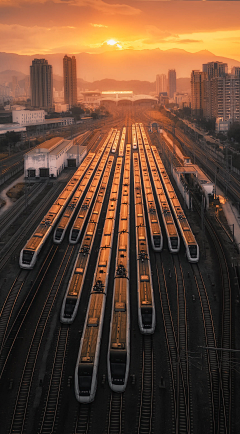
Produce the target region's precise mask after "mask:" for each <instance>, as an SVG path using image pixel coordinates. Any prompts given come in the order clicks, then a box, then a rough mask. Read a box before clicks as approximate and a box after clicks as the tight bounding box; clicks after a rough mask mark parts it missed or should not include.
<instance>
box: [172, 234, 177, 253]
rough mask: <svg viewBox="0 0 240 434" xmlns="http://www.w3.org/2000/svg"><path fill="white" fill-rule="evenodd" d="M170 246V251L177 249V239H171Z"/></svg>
mask: <svg viewBox="0 0 240 434" xmlns="http://www.w3.org/2000/svg"><path fill="white" fill-rule="evenodd" d="M171 246H172V249H174V250H175V249H177V248H178V238H177V237H171Z"/></svg>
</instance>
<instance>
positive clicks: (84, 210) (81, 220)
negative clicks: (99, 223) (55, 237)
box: [69, 143, 111, 244]
mask: <svg viewBox="0 0 240 434" xmlns="http://www.w3.org/2000/svg"><path fill="white" fill-rule="evenodd" d="M110 151H111V145H110V143H109V144H108V145H107V148H106V150H105V152H104V154H103V156H102V158H101V161H100V163H99V167H98V169H97V171H96V174H95V176H94V178H93V181H92V183H91V185H90V187H89V189H88V192H87V194H86V197H85V199H84V201H83V203H82V205H81V207H80V210H79V212H78V215H77V217H76V218H75V220H74V223H73V225H72V228H71V230H70V234H69V243H70V244H76V243H77V242H78V241H79V238H80V235H81V232H82V228H83V226H84V224H85V221H86V219H87V216H88V212H89V209H90V207H91V203H92V201H93V199H94V195H95V192H96V190H97V187H98V185H99V182H100V179H101V176H102V172H103V170H104V167H105V164H106V161H107V159H108V156H109V153H110Z"/></svg>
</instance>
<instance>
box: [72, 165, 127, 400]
mask: <svg viewBox="0 0 240 434" xmlns="http://www.w3.org/2000/svg"><path fill="white" fill-rule="evenodd" d="M122 162H123V159H122V158H121V157H118V159H117V163H116V168H115V174H114V179H113V184H112V188H111V194H110V199H109V203H108V207H107V213H106V218H105V224H104V228H103V232H102V239H101V245H100V250H99V254H98V258H97V265H96V269H95V274H94V278H93V286H92V289H91V294H90V299H89V304H88V310H87V315H86V319H85V324H84V329H83V334H82V338H81V343H80V349H79V353H78V358H77V363H76V368H75V396H76V399H77V400H78V401H79V402H81V403H89V402H92V401H93V400H94V397H95V393H96V388H97V371H98V362H99V354H100V344H101V335H102V326H103V320H104V312H105V303H106V295H107V287H108V275H109V267H110V261H111V251H112V242H113V233H114V226H115V218H116V210H117V203H118V194H119V189H120V179H121V171H122Z"/></svg>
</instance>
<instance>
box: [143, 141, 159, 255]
mask: <svg viewBox="0 0 240 434" xmlns="http://www.w3.org/2000/svg"><path fill="white" fill-rule="evenodd" d="M139 155H140V162H141V171H142V177H143V188H144V196H145V199H146V205H147V217H148V222H149V228H150V236H151V244H152V248H153V250H155V251H156V252H160V251H161V250H162V248H163V236H162V231H161V226H160V223H159V218H158V213H157V208H156V203H155V199H154V195H153V191H152V185H151V180H150V176H149V172H148V167H147V161H146V157H145V152H144V149H143V145H142V144H140V145H139Z"/></svg>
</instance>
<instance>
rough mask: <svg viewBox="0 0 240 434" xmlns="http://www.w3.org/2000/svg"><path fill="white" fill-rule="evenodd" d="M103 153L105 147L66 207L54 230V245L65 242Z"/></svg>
mask: <svg viewBox="0 0 240 434" xmlns="http://www.w3.org/2000/svg"><path fill="white" fill-rule="evenodd" d="M103 152H104V147H102V148H101V149H99V151H98V152H97V154H96V155H95V158H94V159H93V161H92V163H91V165H90V167H89V169H88V171H87V172H86V174H85V176H84V177H83V179H82V180H81V182H80V184H79V186H78V188H77V189H76V191H75V193H74V195H73V197H72V199H71V200H70V202H69V204H68V205H67V206H66V208H65V211H64V214H63V216H62V218H61V219H60V221H59V223H58V224H57V227H56V229H55V230H54V234H53V241H54V243H56V244H60V243H61V242H62V241H63V239H64V236H65V233H66V231H67V228H68V226H69V225H70V223H71V221H72V218H73V216H74V213H75V211H76V209H77V207H78V205H79V202H80V200H81V199H82V197H83V195H84V193H85V192H86V190H87V188H88V184H89V182H90V180H91V178H92V176H93V173H94V171H95V169H96V167H97V165H98V163H99V160H100V159H101V158H102V154H103Z"/></svg>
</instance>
